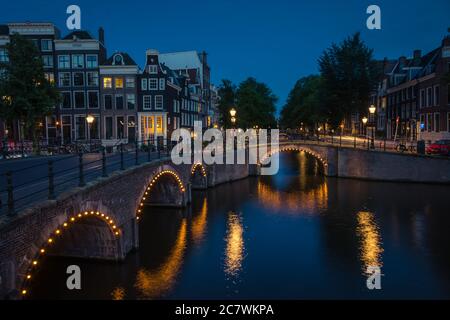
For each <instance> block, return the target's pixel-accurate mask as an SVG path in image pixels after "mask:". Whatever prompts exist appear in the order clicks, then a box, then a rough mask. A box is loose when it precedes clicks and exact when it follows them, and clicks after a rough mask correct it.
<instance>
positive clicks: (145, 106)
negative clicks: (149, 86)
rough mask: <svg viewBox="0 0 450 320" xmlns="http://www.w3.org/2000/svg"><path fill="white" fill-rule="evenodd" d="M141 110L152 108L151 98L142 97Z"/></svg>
mask: <svg viewBox="0 0 450 320" xmlns="http://www.w3.org/2000/svg"><path fill="white" fill-rule="evenodd" d="M142 108H143V109H144V110H150V109H151V108H152V96H144V98H143V105H142Z"/></svg>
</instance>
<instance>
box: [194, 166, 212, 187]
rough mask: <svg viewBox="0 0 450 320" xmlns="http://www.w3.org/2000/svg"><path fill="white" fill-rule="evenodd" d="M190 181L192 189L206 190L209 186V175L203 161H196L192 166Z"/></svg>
mask: <svg viewBox="0 0 450 320" xmlns="http://www.w3.org/2000/svg"><path fill="white" fill-rule="evenodd" d="M190 183H191V186H192V189H196V190H204V189H207V188H208V176H207V171H206V168H205V166H204V165H203V164H201V163H196V164H194V165H193V166H192V168H191V176H190Z"/></svg>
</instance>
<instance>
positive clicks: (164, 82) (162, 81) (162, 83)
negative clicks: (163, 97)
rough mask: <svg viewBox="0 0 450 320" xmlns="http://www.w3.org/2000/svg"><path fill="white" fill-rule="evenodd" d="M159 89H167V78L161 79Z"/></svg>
mask: <svg viewBox="0 0 450 320" xmlns="http://www.w3.org/2000/svg"><path fill="white" fill-rule="evenodd" d="M159 90H166V79H159Z"/></svg>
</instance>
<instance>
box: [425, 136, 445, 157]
mask: <svg viewBox="0 0 450 320" xmlns="http://www.w3.org/2000/svg"><path fill="white" fill-rule="evenodd" d="M426 152H427V154H435V155H441V156H450V140H438V141H436V142H435V143H432V144H430V145H429V146H428V147H427V148H426Z"/></svg>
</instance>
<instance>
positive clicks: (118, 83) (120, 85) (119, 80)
mask: <svg viewBox="0 0 450 320" xmlns="http://www.w3.org/2000/svg"><path fill="white" fill-rule="evenodd" d="M116 89H123V78H116Z"/></svg>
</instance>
